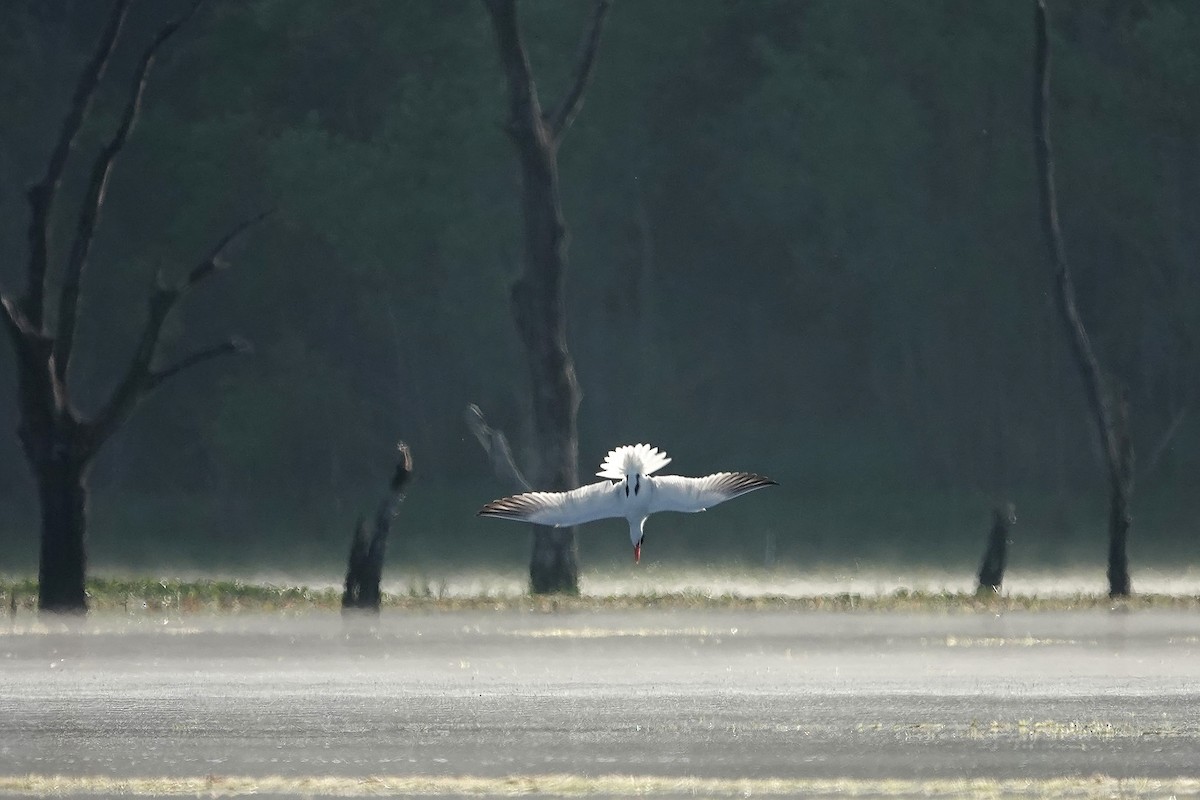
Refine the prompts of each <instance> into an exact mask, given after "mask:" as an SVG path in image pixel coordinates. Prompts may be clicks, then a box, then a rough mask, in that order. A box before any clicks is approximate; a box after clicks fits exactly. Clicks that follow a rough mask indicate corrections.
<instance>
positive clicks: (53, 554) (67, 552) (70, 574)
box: [37, 458, 88, 613]
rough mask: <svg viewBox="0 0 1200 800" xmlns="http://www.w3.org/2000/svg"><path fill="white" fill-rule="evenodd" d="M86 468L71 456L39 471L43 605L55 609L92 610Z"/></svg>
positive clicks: (40, 591) (40, 594)
mask: <svg viewBox="0 0 1200 800" xmlns="http://www.w3.org/2000/svg"><path fill="white" fill-rule="evenodd" d="M86 475H87V467H86V465H85V464H79V463H77V462H75V461H73V460H72V459H70V458H60V459H56V460H55V461H53V462H51V463H49V464H44V465H43V466H42V467H41V469H40V470H39V472H38V475H37V482H38V500H39V502H40V506H41V513H42V542H41V554H40V560H39V567H38V608H39V609H41V610H42V611H50V612H56V613H80V612H83V611H86V610H87V592H86V588H85V585H84V581H85V578H86V574H87V550H86V547H85V541H84V540H85V538H86V536H87V494H88V491H87V482H86Z"/></svg>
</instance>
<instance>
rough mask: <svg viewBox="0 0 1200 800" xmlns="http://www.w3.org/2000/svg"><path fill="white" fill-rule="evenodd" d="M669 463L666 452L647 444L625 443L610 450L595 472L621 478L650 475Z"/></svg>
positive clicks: (604, 476)
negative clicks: (598, 469)
mask: <svg viewBox="0 0 1200 800" xmlns="http://www.w3.org/2000/svg"><path fill="white" fill-rule="evenodd" d="M670 463H671V459H670V458H668V457H667V454H666V453H664V452H662V451H661V450H659V449H658V448H657V447H651V446H650V445H648V444H627V445H624V446H622V447H618V448H616V449H615V450H610V451H609V452H608V455H606V456H605V457H604V461H603V462H602V463H601V464H600V471H599V472H597V473H596V474H597V475H599V476H600V477H601V478H611V479H613V480H618V481H619V480H621V479H622V478H624V477H625V476H627V475H650V474H651V473H653V472H655V471H657V470H660V469H662V468H663V467H665V466H666V465H667V464H670Z"/></svg>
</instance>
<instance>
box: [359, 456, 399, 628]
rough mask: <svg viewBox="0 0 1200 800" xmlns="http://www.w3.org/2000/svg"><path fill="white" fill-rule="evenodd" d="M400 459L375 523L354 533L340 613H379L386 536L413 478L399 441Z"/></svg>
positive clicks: (363, 522) (362, 520) (362, 526)
mask: <svg viewBox="0 0 1200 800" xmlns="http://www.w3.org/2000/svg"><path fill="white" fill-rule="evenodd" d="M396 449H397V450H399V451H400V460H399V462H398V463H397V464H396V471H395V472H394V473H393V474H392V482H391V484H389V486H388V493H387V494H386V495H385V496H384V498H383V499H382V500H380V501H379V508H378V509H377V510H376V511H375V524H374V525H373V526H372V527H370V528H368V527H367V521H366V520H365V519H360V520H359V521H358V525H357V527H356V528H355V530H354V541H353V542H352V543H351V545H350V559H349V563H348V564H347V567H346V583H345V589H344V590H343V592H342V611H343V612H347V611H356V610H357V611H367V612H370V613H373V614H378V613H379V606H380V601H381V600H382V596H383V595H382V592H380V590H379V584H380V581H382V580H383V557H384V555H385V553H386V551H387V540H388V534H389V533H390V532H391V529H392V520H393V519H395V518H396V514H397V513H399V511H400V504H401V503H403V502H404V487H405V486H406V485H407V484H408V479H409V478H410V477H412V453H411V452H410V451H409V449H408V445H407V444H405V443H404V442H400V444H399V446H398V447H397V448H396Z"/></svg>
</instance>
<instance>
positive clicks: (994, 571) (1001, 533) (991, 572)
mask: <svg viewBox="0 0 1200 800" xmlns="http://www.w3.org/2000/svg"><path fill="white" fill-rule="evenodd" d="M1016 522H1017V507H1016V506H1014V505H1013V504H1012V503H1005V504H1003V505H1001V506H997V507H996V508H995V509H993V510H992V530H991V532H990V533H989V534H988V541H987V548H986V549H985V550H984V551H983V560H982V561H980V562H979V589H978V591H979V592H980V593H990V594H999V593H1000V587H1001V586H1002V585H1003V584H1004V570H1005V569H1006V568H1007V567H1008V545H1009V532H1010V530H1011V528H1012V526H1013V525H1015V524H1016Z"/></svg>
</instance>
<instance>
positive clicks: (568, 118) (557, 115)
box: [546, 0, 612, 139]
mask: <svg viewBox="0 0 1200 800" xmlns="http://www.w3.org/2000/svg"><path fill="white" fill-rule="evenodd" d="M611 5H612V0H596V3H595V5H594V6H592V16H591V19H590V20H589V21H588V27H587V30H586V31H584V34H583V41H582V42H580V44H579V55H578V57H577V59H576V62H575V74H574V75H573V76H572V80H571V88H570V90H569V91H568V92H567V93H566V95H565V96H564V97H563V99H562V101H561V102H559V104H558V107H557V108H555V109H554V111H553V112H552V113H551V114H550V116H549V117H548V118H547V120H546V123H547V125H548V126H549V127H550V135H551V136H553V137H554V138H555V139H559V138H561V137H562V134H563V131H565V130H566V129H567V128H569V127H570V126H571V123H572V122H573V121H574V120H575V115H576V114H578V113H579V109H580V108H582V107H583V93H584V91H585V90H586V89H587V87H588V84H589V83H590V82H591V80H592V73H594V72H595V66H596V52H597V50H599V47H600V32H601V31H602V30H603V29H604V19H605V17H606V16H607V15H608V9H609V7H610V6H611Z"/></svg>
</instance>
